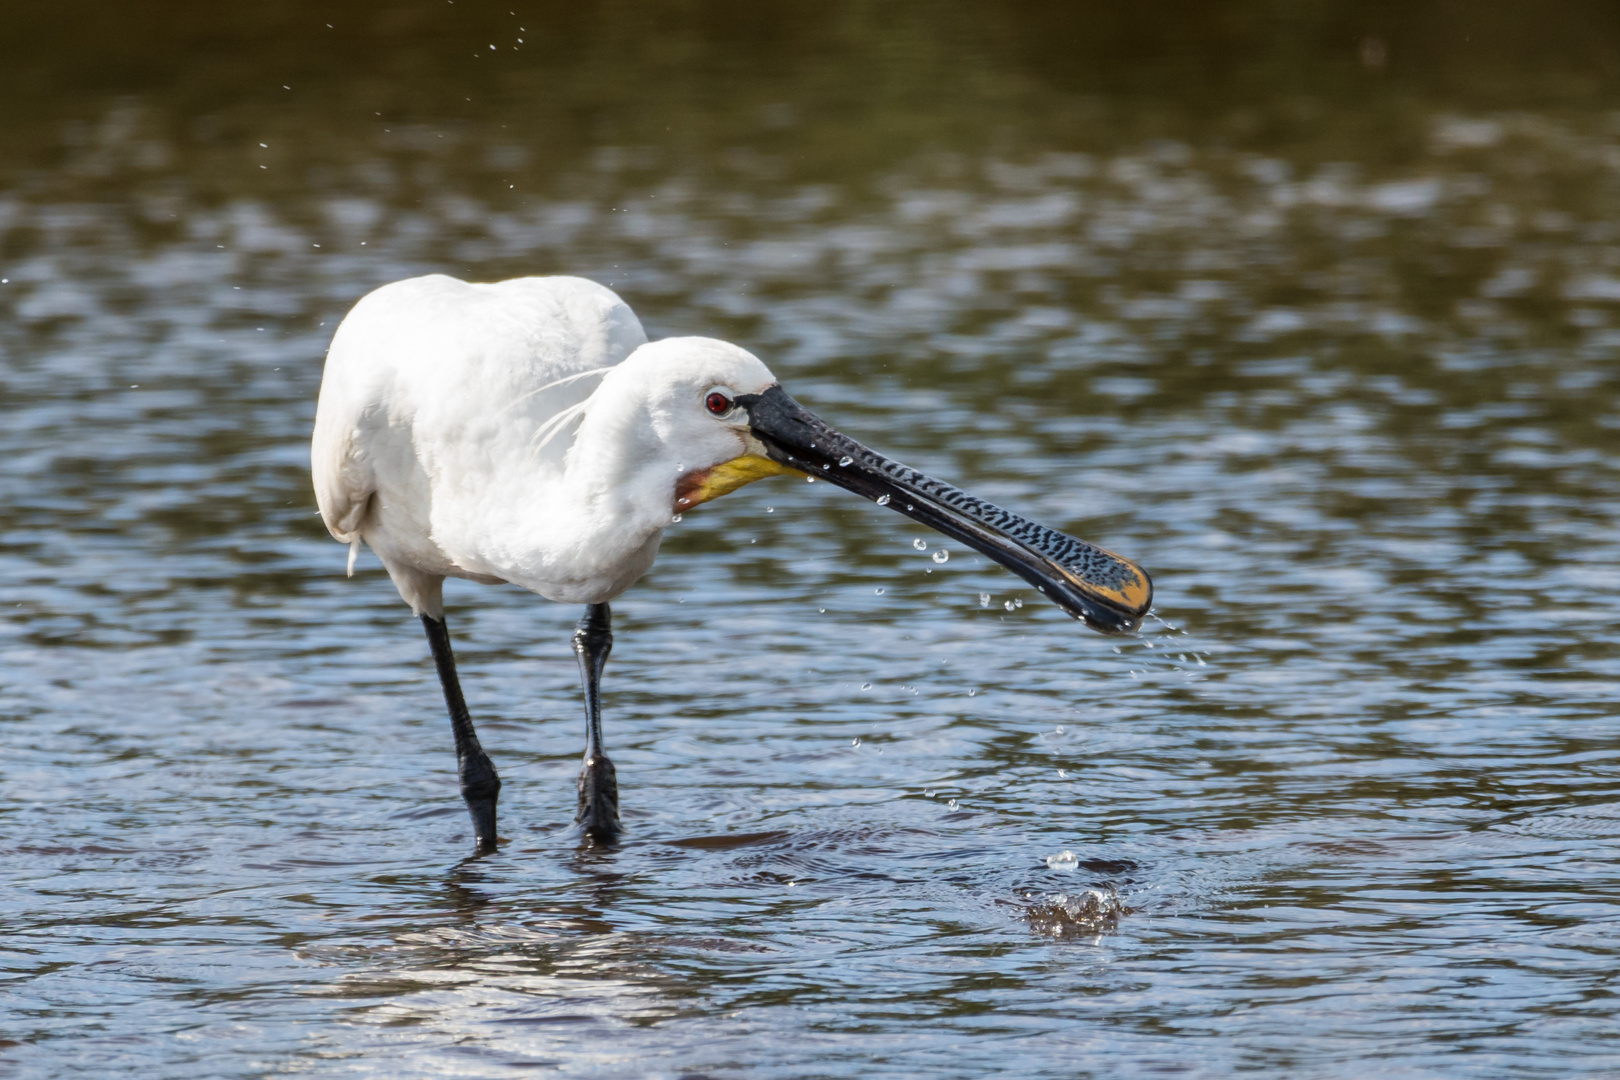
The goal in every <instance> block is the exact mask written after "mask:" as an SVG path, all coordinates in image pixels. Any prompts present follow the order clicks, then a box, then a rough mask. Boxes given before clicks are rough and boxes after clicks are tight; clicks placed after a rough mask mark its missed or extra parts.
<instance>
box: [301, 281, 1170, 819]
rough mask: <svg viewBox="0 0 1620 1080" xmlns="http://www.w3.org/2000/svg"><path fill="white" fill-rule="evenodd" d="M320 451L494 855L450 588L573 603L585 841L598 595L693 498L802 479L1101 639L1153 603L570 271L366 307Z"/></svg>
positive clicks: (608, 592) (1117, 577)
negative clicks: (1003, 576)
mask: <svg viewBox="0 0 1620 1080" xmlns="http://www.w3.org/2000/svg"><path fill="white" fill-rule="evenodd" d="M311 463H312V471H313V475H314V481H315V496H316V500H317V502H318V503H319V504H320V508H321V517H322V519H323V520H324V521H325V522H326V527H327V528H328V529H329V530H330V531H331V533H332V535H333V536H334V537H336V538H337V539H339V540H341V541H343V542H344V543H346V544H348V545H350V551H349V572H350V573H351V574H352V573H353V571H354V557H355V554H356V552H357V551H358V550H359V546H360V544H361V543H362V542H364V543H365V544H366V545H367V546H368V547H370V548H371V549H372V551H374V552H375V553H376V554H377V556H378V557H379V558H380V559H381V560H382V563H383V566H385V567H386V568H387V570H388V574H389V576H390V577H391V578H392V579H393V581H394V585H395V586H396V587H397V588H398V589H399V594H400V596H401V597H402V598H403V599H404V600H405V602H406V603H407V604H409V605H410V606H411V610H412V611H413V612H415V614H416V615H417V616H419V617H420V618H421V620H422V623H423V625H424V626H425V627H426V630H427V636H428V642H429V645H430V647H431V649H432V651H433V657H434V660H435V662H436V664H437V666H438V671H439V679H440V682H441V684H442V686H443V689H444V696H445V704H446V705H447V706H448V708H449V711H450V719H451V727H452V730H453V732H454V735H455V744H456V758H457V763H458V771H459V776H460V781H461V792H462V796H463V798H464V799H465V800H466V803H467V807H468V810H469V811H470V812H471V814H472V820H473V828H474V832H475V835H476V838H477V846H478V848H479V850H488V849H490V848H492V847H494V845H495V844H496V829H495V807H496V799H497V797H498V795H499V792H500V779H499V777H498V776H497V775H496V772H495V768H494V766H493V765H492V764H491V763H490V760H489V757H488V755H486V754H485V753H484V751H483V748H482V747H481V746H480V745H479V742H478V736H477V734H476V733H475V731H474V729H473V724H472V720H471V718H470V716H469V715H468V713H467V707H466V704H465V702H464V700H463V698H462V694H461V687H460V684H459V681H458V679H457V676H456V668H455V660H454V658H453V655H452V652H451V647H450V634H449V630H448V627H447V625H446V622H445V614H444V596H443V586H444V579H445V578H446V577H450V576H454V577H461V578H469V579H471V580H473V581H478V582H484V583H488V584H498V583H502V582H511V583H512V584H514V585H519V586H521V587H523V588H525V589H528V590H530V591H531V592H535V593H538V594H540V595H541V596H543V597H545V598H546V599H548V600H556V601H560V602H564V603H575V604H585V605H586V609H585V617H584V618H583V619H581V620H580V622H579V625H578V627H577V629H576V630H575V632H574V651H575V653H576V655H577V656H578V659H579V664H580V673H581V679H582V682H583V685H584V696H585V714H586V741H585V762H584V766H583V768H582V769H581V772H580V779H579V810H578V814H577V818H576V820H577V821H578V823H579V824H580V825H581V826H582V828H583V830H584V832H585V834H586V835H587V836H588V837H590V838H591V839H592V840H594V841H598V842H611V841H612V840H613V839H615V838H616V837H617V836H618V835H619V832H620V824H619V812H618V785H617V779H616V776H615V771H614V768H613V763H612V762H611V761H610V760H609V759H608V757H607V754H606V752H605V751H604V749H603V745H602V731H601V713H600V706H599V684H600V679H601V674H602V669H603V666H604V665H605V664H606V661H607V656H608V652H609V651H610V649H611V648H612V643H613V637H612V633H611V629H610V622H609V618H610V612H609V609H608V602H609V601H610V600H612V599H613V598H614V597H616V596H618V595H619V594H620V593H622V592H624V591H625V590H626V589H628V588H629V587H630V586H631V585H632V584H634V583H635V581H636V580H637V579H638V578H640V577H641V575H643V574H645V573H646V572H647V570H648V568H650V567H651V566H652V564H653V559H654V557H655V556H656V555H657V554H658V546H659V543H660V541H661V540H662V538H663V534H664V529H665V528H667V527H668V526H669V525H670V524H671V523H672V521H673V519H674V518H676V517H678V516H679V515H680V514H681V513H682V512H684V511H686V510H689V509H691V508H692V507H694V506H697V505H698V504H700V503H703V502H706V501H708V500H710V499H714V498H718V497H719V496H721V495H724V494H726V493H727V492H729V491H733V490H735V489H736V488H738V487H741V486H742V485H744V484H747V483H749V482H751V481H753V480H758V479H761V478H763V477H766V476H772V475H777V474H781V473H802V474H809V475H814V476H817V477H821V478H823V479H826V480H828V481H830V482H832V483H833V484H836V485H838V486H840V487H844V488H847V489H849V490H851V491H854V492H856V493H858V494H861V495H864V496H866V497H867V498H869V499H872V500H874V501H876V502H877V503H879V504H880V505H887V506H889V507H890V508H891V509H894V510H897V511H899V512H901V513H903V514H906V515H907V516H909V517H911V518H914V519H916V520H917V521H920V522H922V523H924V524H926V525H929V526H931V527H933V528H935V529H938V530H940V531H941V532H944V533H945V534H947V535H949V536H952V537H955V538H956V539H958V540H960V541H962V542H963V543H965V544H967V545H969V546H971V547H973V548H975V549H977V550H978V551H980V552H982V553H984V554H985V555H987V556H989V557H990V558H992V559H995V560H996V561H998V562H1000V563H1002V564H1003V565H1005V566H1007V567H1008V568H1009V569H1011V570H1012V571H1013V572H1015V573H1017V574H1018V575H1019V576H1021V577H1023V578H1024V579H1025V580H1027V581H1029V582H1030V583H1032V584H1034V585H1036V586H1037V587H1038V588H1039V589H1040V590H1041V591H1042V592H1044V593H1045V594H1046V595H1047V597H1048V598H1050V599H1051V600H1053V601H1054V602H1056V603H1057V604H1058V605H1059V606H1060V607H1062V608H1063V609H1064V610H1065V611H1067V612H1069V614H1071V615H1074V616H1075V617H1077V618H1080V619H1083V620H1084V621H1085V622H1086V623H1087V624H1089V625H1091V626H1092V627H1094V628H1096V629H1099V630H1103V631H1105V632H1112V633H1121V632H1128V631H1131V630H1134V629H1135V628H1136V627H1137V625H1138V624H1139V623H1140V620H1141V618H1142V616H1143V615H1144V614H1145V613H1146V612H1147V609H1148V606H1149V604H1150V603H1151V601H1152V584H1151V582H1150V581H1149V579H1148V576H1147V573H1146V572H1145V571H1144V570H1143V569H1142V568H1141V567H1140V566H1137V565H1136V564H1135V563H1133V562H1131V561H1129V560H1127V559H1123V558H1121V557H1119V556H1117V555H1114V554H1112V553H1110V552H1107V551H1104V550H1102V549H1101V548H1097V547H1094V546H1092V545H1090V544H1087V543H1085V542H1084V541H1081V540H1076V539H1074V538H1073V537H1070V536H1066V535H1064V534H1062V533H1059V532H1055V531H1053V530H1050V529H1047V528H1045V527H1043V526H1040V525H1037V524H1035V523H1033V522H1031V521H1028V520H1026V519H1024V518H1021V517H1019V516H1017V515H1016V514H1012V513H1009V512H1008V511H1005V510H1002V509H1000V508H998V507H995V506H991V505H990V504H988V503H984V502H981V501H979V500H978V499H975V498H973V497H972V496H970V495H968V494H966V493H965V492H962V491H958V490H957V489H956V488H953V487H951V486H950V485H948V484H944V483H941V482H940V481H937V480H932V479H930V478H928V477H926V476H923V475H922V474H921V473H918V472H916V471H915V470H912V469H909V468H907V467H906V466H904V465H900V464H899V463H897V462H893V461H890V460H888V459H886V458H884V457H882V456H881V455H878V454H876V453H874V452H872V451H871V450H868V449H867V448H865V447H864V446H862V445H860V444H859V443H857V442H855V441H854V440H852V439H849V438H847V437H845V436H843V435H840V434H839V433H838V432H836V431H834V430H832V429H831V428H829V427H828V426H827V425H826V424H825V423H823V422H822V421H821V420H819V419H818V418H816V417H815V416H814V415H812V414H811V413H810V412H809V411H807V410H806V409H804V408H803V407H802V406H800V405H799V404H798V403H797V402H796V401H794V400H793V399H792V398H791V397H789V396H788V395H787V393H786V392H785V391H783V390H782V388H781V386H780V385H779V384H778V383H777V381H776V378H775V377H774V376H773V375H772V374H771V372H770V370H769V369H768V368H766V366H765V365H764V364H763V363H761V362H760V361H759V360H758V359H757V358H756V357H754V356H753V355H752V354H750V353H748V352H746V351H745V350H743V349H740V348H738V347H737V346H735V345H730V344H727V343H726V342H723V341H716V340H714V339H711V338H699V337H689V338H666V339H664V340H662V341H657V342H648V340H647V335H646V333H645V332H644V331H643V330H642V328H641V323H640V321H639V320H638V319H637V318H636V316H635V314H634V313H633V312H631V310H630V308H629V306H628V305H626V304H625V302H624V301H623V300H621V299H619V297H618V296H617V295H615V294H614V293H613V292H612V291H611V290H609V289H606V288H604V287H603V286H601V285H598V284H596V283H594V282H591V281H586V280H584V279H583V278H575V277H550V278H538V277H530V278H518V279H515V280H512V281H503V282H499V283H496V284H469V283H467V282H463V281H458V280H456V279H455V278H451V277H445V276H443V275H432V276H428V277H419V278H411V279H409V280H406V281H399V282H395V283H393V284H391V285H385V286H383V287H382V288H380V289H377V290H376V291H374V292H372V293H370V294H369V295H367V296H365V297H364V298H362V299H361V300H360V302H359V303H357V304H356V305H355V306H354V309H353V310H352V311H350V312H349V314H348V315H347V316H346V317H345V318H344V320H343V322H342V324H341V325H339V327H338V329H337V332H336V334H335V336H334V337H333V339H332V346H331V349H330V350H329V351H328V353H327V358H326V369H325V372H324V374H323V376H322V380H321V392H320V404H319V406H318V408H317V411H316V417H315V434H314V439H313V445H312V449H311Z"/></svg>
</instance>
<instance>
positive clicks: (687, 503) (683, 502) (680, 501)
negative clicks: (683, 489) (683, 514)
mask: <svg viewBox="0 0 1620 1080" xmlns="http://www.w3.org/2000/svg"><path fill="white" fill-rule="evenodd" d="M675 503H676V505H678V506H691V505H692V500H691V499H688V498H687V497H686V496H685V495H682V496H681V497H680V498H678V499H676V500H675Z"/></svg>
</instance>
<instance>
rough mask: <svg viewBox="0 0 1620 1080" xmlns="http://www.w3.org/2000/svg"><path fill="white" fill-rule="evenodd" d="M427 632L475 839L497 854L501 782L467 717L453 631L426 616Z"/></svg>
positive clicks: (423, 619) (441, 620) (480, 847)
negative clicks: (442, 689)
mask: <svg viewBox="0 0 1620 1080" xmlns="http://www.w3.org/2000/svg"><path fill="white" fill-rule="evenodd" d="M422 625H423V626H424V627H426V628H427V636H428V645H429V646H431V647H432V649H433V662H434V663H435V664H437V665H438V668H439V685H440V686H442V687H444V703H445V705H446V706H447V707H448V708H449V709H450V730H451V731H453V732H455V736H456V772H457V774H458V775H459V776H460V778H461V797H462V798H463V799H466V800H467V810H468V812H469V813H471V814H472V821H473V835H474V836H476V837H477V842H478V850H479V851H494V850H495V800H496V799H498V798H500V794H501V778H500V777H499V776H496V775H495V766H494V765H492V764H490V760H489V755H488V754H486V753H484V748H483V747H482V746H480V745H478V732H476V731H474V730H473V722H472V717H471V716H469V715H467V702H466V700H465V699H463V698H462V696H461V680H460V679H458V678H456V658H455V655H454V654H453V653H451V651H450V628H449V627H448V626H447V625H445V621H444V620H443V619H435V618H433V617H432V616H431V615H423V616H422Z"/></svg>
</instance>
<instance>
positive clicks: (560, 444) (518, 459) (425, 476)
mask: <svg viewBox="0 0 1620 1080" xmlns="http://www.w3.org/2000/svg"><path fill="white" fill-rule="evenodd" d="M774 381H775V380H774V379H773V378H772V377H771V374H770V372H769V371H768V370H767V369H766V367H765V365H764V364H762V363H760V362H759V361H758V360H757V359H755V358H754V357H752V356H751V355H749V354H748V353H746V352H744V351H743V350H742V349H739V348H736V347H735V346H732V345H727V344H725V343H724V342H719V341H713V340H710V339H705V338H685V339H682V338H676V339H669V340H667V341H663V342H659V343H657V344H655V345H648V344H647V335H646V333H645V331H643V330H642V328H641V323H640V321H639V320H638V319H637V318H636V316H635V314H634V313H633V312H632V311H631V310H630V308H629V306H628V305H626V304H625V302H624V301H623V300H621V299H619V297H618V296H617V295H615V294H614V293H613V292H612V291H611V290H609V289H607V288H604V287H603V286H601V285H598V284H596V283H594V282H591V281H586V280H584V279H583V278H573V277H552V278H520V279H517V280H514V281H503V282H500V283H498V284H491V285H475V284H468V283H466V282H462V281H458V280H456V279H454V278H450V277H445V276H443V275H434V276H430V277H421V278H412V279H410V280H407V281H400V282H396V283H394V284H392V285H386V286H384V287H382V288H380V289H378V290H376V291H375V292H373V293H371V294H370V295H369V296H367V297H365V298H364V299H363V300H361V301H360V302H359V303H358V304H357V305H355V307H354V310H353V311H351V312H350V313H349V315H348V317H347V318H345V319H344V320H343V323H342V325H341V326H339V327H338V330H337V334H336V336H335V337H334V338H333V341H332V347H331V350H330V352H329V353H328V355H327V361H326V373H325V377H324V379H323V381H322V384H321V396H320V404H319V407H318V409H317V412H316V419H315V436H314V443H313V448H312V464H313V472H314V480H315V493H316V499H317V501H318V503H319V505H320V508H321V516H322V518H323V519H324V520H325V522H326V526H327V528H328V529H329V530H331V533H332V535H333V536H334V537H336V538H337V539H339V540H342V541H344V542H347V543H350V544H351V545H352V544H354V543H355V542H356V541H362V540H363V541H364V542H365V543H366V545H367V546H369V547H370V548H371V549H372V550H373V551H375V552H376V553H377V555H378V557H380V558H381V559H382V562H383V565H384V566H385V567H387V569H388V573H389V575H390V576H391V577H392V578H393V580H394V584H395V585H396V586H397V587H398V588H399V592H400V595H401V596H402V597H403V598H404V599H405V601H406V602H407V603H409V604H410V605H411V608H412V610H413V611H415V612H416V613H417V614H418V615H422V614H427V615H431V616H434V617H436V618H437V617H442V615H443V600H442V586H443V582H444V578H445V577H447V576H456V577H464V578H470V579H472V580H474V581H480V582H488V583H494V582H502V581H509V582H512V583H514V584H517V585H520V586H522V587H523V588H526V589H529V590H531V591H533V592H536V593H539V594H540V595H541V596H544V597H546V598H547V599H550V600H559V601H569V602H575V603H600V602H604V601H607V600H610V599H612V598H613V597H614V596H617V595H618V594H619V593H621V592H623V591H624V590H625V589H626V588H628V587H629V586H630V585H631V584H633V583H634V582H635V581H636V579H637V578H639V577H640V576H641V575H642V574H644V573H646V571H647V569H648V568H649V567H650V566H651V565H652V561H653V558H654V556H655V555H656V554H657V552H658V545H659V541H660V539H661V537H662V533H663V529H664V527H665V526H667V525H668V524H669V522H670V518H671V514H672V513H673V512H674V511H675V509H676V508H675V506H674V502H675V495H674V491H675V486H676V483H677V481H678V480H679V479H680V478H681V476H682V475H683V474H688V473H695V472H698V471H701V470H703V469H705V468H707V467H710V466H713V465H717V464H720V463H721V462H723V461H727V460H730V459H732V458H735V457H737V456H738V455H740V454H743V453H745V452H746V451H747V449H748V442H749V440H748V436H747V434H746V425H745V424H743V423H741V422H734V423H731V424H716V423H715V422H714V418H713V417H712V416H709V415H706V414H705V413H704V411H703V396H704V393H705V392H706V391H707V390H708V389H709V388H711V387H715V386H725V387H728V388H729V390H730V391H731V392H735V393H743V392H757V391H760V390H763V389H764V388H765V387H766V386H768V385H770V384H772V383H774Z"/></svg>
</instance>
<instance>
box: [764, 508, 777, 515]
mask: <svg viewBox="0 0 1620 1080" xmlns="http://www.w3.org/2000/svg"><path fill="white" fill-rule="evenodd" d="M765 512H766V513H767V514H774V513H776V507H774V506H767V507H766V508H765Z"/></svg>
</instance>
